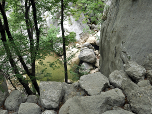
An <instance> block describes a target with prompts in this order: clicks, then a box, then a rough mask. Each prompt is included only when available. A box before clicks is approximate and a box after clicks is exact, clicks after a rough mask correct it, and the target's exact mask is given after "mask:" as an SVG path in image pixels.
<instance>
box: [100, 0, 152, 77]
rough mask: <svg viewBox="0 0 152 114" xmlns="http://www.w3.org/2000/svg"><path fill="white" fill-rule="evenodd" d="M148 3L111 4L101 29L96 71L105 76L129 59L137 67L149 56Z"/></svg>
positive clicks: (150, 5) (124, 0)
mask: <svg viewBox="0 0 152 114" xmlns="http://www.w3.org/2000/svg"><path fill="white" fill-rule="evenodd" d="M151 10H152V1H151V0H112V3H111V5H110V7H109V11H108V15H107V19H106V20H105V21H104V22H103V23H102V25H101V35H100V50H101V51H100V55H101V58H100V69H101V72H102V73H103V74H104V75H105V76H108V75H109V74H110V73H111V72H112V71H114V70H122V69H123V64H124V63H125V62H127V60H129V59H131V60H133V61H136V62H137V63H138V64H139V65H142V64H143V62H144V61H143V60H144V59H145V57H146V56H147V55H148V54H149V53H151V52H152V45H151V44H152V38H151V37H152V32H151V29H152V26H151V24H150V23H151V17H152V13H151Z"/></svg>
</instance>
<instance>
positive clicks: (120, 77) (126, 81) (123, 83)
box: [109, 70, 139, 93]
mask: <svg viewBox="0 0 152 114" xmlns="http://www.w3.org/2000/svg"><path fill="white" fill-rule="evenodd" d="M109 82H110V83H111V84H112V85H113V86H114V87H117V88H120V89H122V90H123V92H124V93H130V91H133V90H134V89H137V88H139V87H138V86H137V85H136V84H135V83H134V82H132V81H131V80H130V78H129V77H128V76H127V74H126V73H125V72H124V71H118V70H115V71H114V72H112V73H111V74H110V75H109Z"/></svg>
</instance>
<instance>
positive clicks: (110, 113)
mask: <svg viewBox="0 0 152 114" xmlns="http://www.w3.org/2000/svg"><path fill="white" fill-rule="evenodd" d="M102 114H135V113H132V112H129V111H126V110H123V109H121V110H110V111H106V112H104V113H102Z"/></svg>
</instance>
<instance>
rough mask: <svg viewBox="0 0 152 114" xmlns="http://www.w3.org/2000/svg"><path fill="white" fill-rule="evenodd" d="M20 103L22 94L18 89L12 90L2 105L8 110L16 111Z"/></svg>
mask: <svg viewBox="0 0 152 114" xmlns="http://www.w3.org/2000/svg"><path fill="white" fill-rule="evenodd" d="M21 103H22V94H21V92H20V91H18V90H13V91H12V92H11V93H10V95H9V96H8V97H7V98H6V100H5V103H4V106H5V108H6V109H7V110H9V111H17V110H18V107H19V105H20V104H21Z"/></svg>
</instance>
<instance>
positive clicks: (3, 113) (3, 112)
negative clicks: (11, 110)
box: [0, 110, 8, 114]
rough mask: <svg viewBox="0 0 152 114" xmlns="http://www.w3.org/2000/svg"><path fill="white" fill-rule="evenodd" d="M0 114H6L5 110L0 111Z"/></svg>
mask: <svg viewBox="0 0 152 114" xmlns="http://www.w3.org/2000/svg"><path fill="white" fill-rule="evenodd" d="M0 114H8V111H7V110H0Z"/></svg>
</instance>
